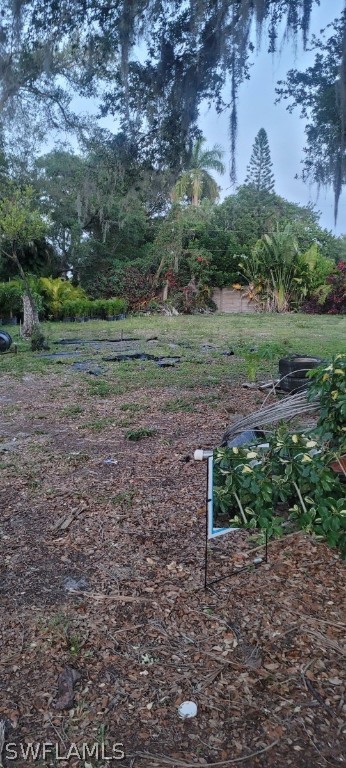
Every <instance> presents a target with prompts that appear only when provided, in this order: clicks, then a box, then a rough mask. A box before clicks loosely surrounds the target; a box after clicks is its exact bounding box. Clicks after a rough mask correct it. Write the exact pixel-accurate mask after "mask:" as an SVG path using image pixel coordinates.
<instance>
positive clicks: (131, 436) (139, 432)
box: [125, 427, 157, 442]
mask: <svg viewBox="0 0 346 768" xmlns="http://www.w3.org/2000/svg"><path fill="white" fill-rule="evenodd" d="M156 432H157V430H156V429H153V428H151V427H149V428H147V427H140V428H139V429H129V430H128V432H126V435H125V437H126V440H132V441H133V442H137V441H138V440H142V439H143V438H144V437H153V435H156Z"/></svg>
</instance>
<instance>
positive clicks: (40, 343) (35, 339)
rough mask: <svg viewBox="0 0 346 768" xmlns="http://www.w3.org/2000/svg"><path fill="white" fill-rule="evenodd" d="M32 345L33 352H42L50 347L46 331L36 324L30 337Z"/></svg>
mask: <svg viewBox="0 0 346 768" xmlns="http://www.w3.org/2000/svg"><path fill="white" fill-rule="evenodd" d="M30 346H31V351H32V352H41V351H42V350H43V349H49V346H48V344H47V341H46V338H45V335H44V333H43V332H42V330H41V328H40V327H39V326H37V325H36V326H34V327H33V330H32V334H31V337H30Z"/></svg>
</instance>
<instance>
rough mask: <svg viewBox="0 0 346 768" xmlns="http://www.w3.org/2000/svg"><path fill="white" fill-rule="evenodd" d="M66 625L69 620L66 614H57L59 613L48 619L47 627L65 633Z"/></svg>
mask: <svg viewBox="0 0 346 768" xmlns="http://www.w3.org/2000/svg"><path fill="white" fill-rule="evenodd" d="M68 623H69V619H68V617H67V616H66V614H65V613H60V612H59V613H56V614H55V616H52V618H51V619H49V621H48V625H47V626H48V627H50V628H52V629H55V628H58V629H63V630H64V631H66V630H67V627H68Z"/></svg>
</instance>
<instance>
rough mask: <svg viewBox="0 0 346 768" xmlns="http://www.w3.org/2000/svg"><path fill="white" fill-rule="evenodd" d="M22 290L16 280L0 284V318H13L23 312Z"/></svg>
mask: <svg viewBox="0 0 346 768" xmlns="http://www.w3.org/2000/svg"><path fill="white" fill-rule="evenodd" d="M22 295H23V290H22V288H21V285H20V283H19V281H18V280H11V281H10V282H8V283H0V316H1V317H13V316H14V315H19V314H20V313H21V312H22V310H23V303H22Z"/></svg>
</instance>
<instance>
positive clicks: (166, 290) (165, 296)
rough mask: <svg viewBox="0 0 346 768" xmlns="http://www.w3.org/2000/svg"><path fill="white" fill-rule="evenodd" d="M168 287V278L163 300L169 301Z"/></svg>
mask: <svg viewBox="0 0 346 768" xmlns="http://www.w3.org/2000/svg"><path fill="white" fill-rule="evenodd" d="M168 288H169V283H168V280H166V283H165V286H164V289H163V294H162V301H167V299H168Z"/></svg>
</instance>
